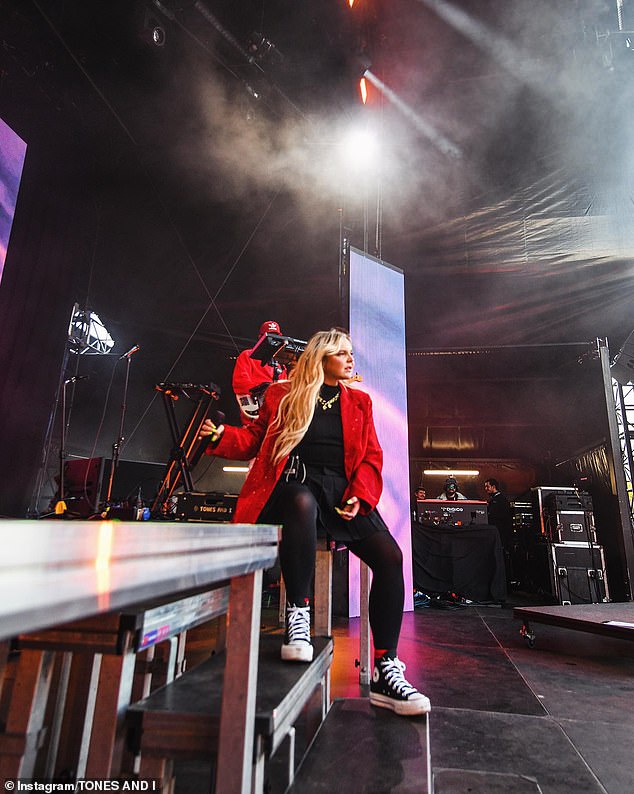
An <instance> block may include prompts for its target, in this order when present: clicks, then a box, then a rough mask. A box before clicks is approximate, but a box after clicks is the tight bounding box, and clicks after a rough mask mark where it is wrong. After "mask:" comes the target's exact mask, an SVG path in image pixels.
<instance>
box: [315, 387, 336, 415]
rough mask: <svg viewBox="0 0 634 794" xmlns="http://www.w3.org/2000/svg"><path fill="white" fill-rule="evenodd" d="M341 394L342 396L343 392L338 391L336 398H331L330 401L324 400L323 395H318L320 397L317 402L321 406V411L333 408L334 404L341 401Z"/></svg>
mask: <svg viewBox="0 0 634 794" xmlns="http://www.w3.org/2000/svg"><path fill="white" fill-rule="evenodd" d="M340 394H341V392H339V391H338V392H337V393H336V394H335V396H334V397H331V398H330V399H329V400H324V398H323V397H322V396H321V394H318V395H317V402H318V403H319V404H320V405H321V410H322V411H327V410H328V409H329V408H332V406H333V405H334V404H335V403H336V402H337V400H338V399H339V395H340Z"/></svg>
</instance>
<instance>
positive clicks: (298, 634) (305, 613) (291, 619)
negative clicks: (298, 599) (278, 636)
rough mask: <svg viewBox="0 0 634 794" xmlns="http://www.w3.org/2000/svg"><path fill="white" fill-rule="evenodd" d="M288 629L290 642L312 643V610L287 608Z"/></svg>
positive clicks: (307, 608)
mask: <svg viewBox="0 0 634 794" xmlns="http://www.w3.org/2000/svg"><path fill="white" fill-rule="evenodd" d="M286 627H287V633H288V642H289V644H290V643H292V642H310V608H309V607H287V608H286Z"/></svg>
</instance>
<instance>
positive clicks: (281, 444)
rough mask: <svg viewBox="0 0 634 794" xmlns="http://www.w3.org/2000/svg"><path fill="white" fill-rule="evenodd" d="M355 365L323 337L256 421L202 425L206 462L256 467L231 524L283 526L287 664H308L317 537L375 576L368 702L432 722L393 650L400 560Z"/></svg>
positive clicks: (347, 345) (340, 345)
mask: <svg viewBox="0 0 634 794" xmlns="http://www.w3.org/2000/svg"><path fill="white" fill-rule="evenodd" d="M353 366H354V357H353V353H352V344H351V342H350V337H349V336H348V334H347V333H346V332H345V331H343V330H341V329H338V328H331V329H330V330H328V331H319V332H317V333H316V334H314V335H313V336H312V337H311V339H310V340H309V341H308V343H307V344H306V348H305V350H304V352H303V353H302V354H301V356H300V357H299V359H298V361H297V363H296V365H295V367H294V368H293V371H292V372H291V375H290V379H289V380H288V381H282V382H278V383H273V384H272V385H271V386H270V387H269V389H268V390H267V393H266V397H265V400H264V403H263V405H262V407H261V409H260V414H259V416H258V418H257V420H256V421H254V422H252V423H250V424H248V425H244V426H242V427H223V426H218V427H217V426H216V425H214V423H213V422H211V421H210V420H206V421H205V423H204V424H203V427H202V429H201V437H205V436H207V437H209V438H210V446H209V447H208V450H207V451H208V453H209V454H212V455H218V456H220V457H227V458H233V459H246V460H248V459H250V458H253V457H254V456H255V460H254V463H253V466H252V468H251V471H250V472H249V475H248V476H247V479H246V481H245V483H244V486H243V488H242V491H241V493H240V496H239V498H238V503H237V506H236V510H235V513H234V515H233V521H235V522H237V523H254V522H257V523H273V524H281V525H282V538H281V541H280V546H279V557H280V566H281V570H282V576H283V577H284V582H285V585H286V593H287V606H286V633H285V637H284V642H283V645H282V649H281V655H282V659H284V660H286V661H291V662H310V661H311V660H312V658H313V646H312V643H311V637H310V594H311V581H312V578H313V573H314V569H315V554H316V548H317V535H318V533H319V534H321V535H323V534H325V533H327V534H328V535H329V536H331V537H332V538H334V539H335V540H337V541H340V542H342V543H345V545H346V546H347V547H348V549H349V550H350V551H351V552H352V553H353V554H355V555H356V556H357V557H359V558H360V559H361V560H363V562H365V563H366V564H367V565H368V566H369V567H370V568H371V570H372V573H373V576H372V586H371V590H370V610H369V611H370V627H371V629H372V635H373V640H374V655H375V661H374V674H373V676H372V683H371V684H370V702H371V703H372V704H373V705H375V706H379V707H381V708H386V709H391V710H392V711H394V712H396V713H397V714H401V715H407V716H409V715H415V714H425V713H427V712H428V711H429V710H430V708H431V706H430V703H429V700H428V698H427V697H425V695H423V694H421V693H420V692H418V691H417V690H416V689H415V688H414V687H413V686H412V685H411V684H409V683H408V681H406V679H405V677H404V675H403V672H404V670H405V665H404V664H403V663H402V662H401V661H400V660H399V659H398V656H397V645H398V639H399V634H400V629H401V620H402V615H403V601H404V582H403V555H402V552H401V549H400V548H399V546H398V545H397V543H396V541H395V540H394V538H393V537H392V535H391V534H390V532H389V530H388V528H387V526H386V525H385V523H384V521H383V519H382V518H381V516H380V515H379V513H378V511H377V510H376V505H377V502H378V500H379V497H380V496H381V491H382V487H383V483H382V476H381V468H382V462H383V451H382V449H381V447H380V445H379V442H378V439H377V435H376V430H375V427H374V421H373V418H372V401H371V399H370V397H369V395H368V394H366V393H365V392H363V391H361V390H359V389H356V388H351V387H349V386H347V385H346V381H347V380H348V379H349V378H350V376H351V375H352V372H353Z"/></svg>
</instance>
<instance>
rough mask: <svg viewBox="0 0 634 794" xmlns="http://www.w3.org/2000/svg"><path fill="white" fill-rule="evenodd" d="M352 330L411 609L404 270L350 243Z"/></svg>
mask: <svg viewBox="0 0 634 794" xmlns="http://www.w3.org/2000/svg"><path fill="white" fill-rule="evenodd" d="M349 309H350V336H351V339H352V346H353V349H354V354H355V366H356V368H357V370H358V372H359V374H360V375H361V377H362V379H363V381H362V383H361V384H360V386H359V388H361V389H363V390H364V391H366V392H368V394H369V395H370V396H371V397H372V405H373V413H374V423H375V425H376V432H377V435H378V437H379V442H380V443H381V446H382V447H383V495H382V497H381V500H380V502H379V505H378V509H379V512H380V513H381V515H382V517H383V519H384V520H385V523H386V524H387V525H388V527H389V528H390V531H391V533H392V535H394V537H395V538H396V540H397V542H398V544H399V546H400V547H401V550H402V552H403V562H404V565H403V568H404V571H403V572H404V574H405V610H406V611H411V610H412V609H413V598H412V593H413V589H412V562H411V560H412V544H411V517H410V496H409V492H410V488H409V440H408V428H407V382H406V366H405V358H406V350H405V279H404V276H403V272H402V271H401V270H399V269H397V268H395V267H392V266H391V265H388V264H386V263H385V262H380V261H379V260H377V259H374V258H373V257H371V256H368V255H367V254H363V253H362V252H361V251H357V250H356V249H354V248H351V249H350V307H349ZM348 584H349V610H350V611H349V614H350V616H356V615H358V614H359V565H358V561H357V559H356V557H354V556H353V555H350V565H349V582H348Z"/></svg>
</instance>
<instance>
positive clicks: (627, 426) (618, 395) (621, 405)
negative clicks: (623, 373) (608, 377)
mask: <svg viewBox="0 0 634 794" xmlns="http://www.w3.org/2000/svg"><path fill="white" fill-rule="evenodd" d="M612 391H613V394H614V405H615V408H616V422H617V426H618V429H619V443H620V445H621V457H622V462H623V469H624V471H625V483H626V485H627V499H628V503H629V506H630V515H631V517H632V521H633V522H634V487H633V485H632V473H633V471H634V460H633V455H632V439H633V438H634V384H633V383H627V384H625V385H621V384H620V383H619V382H618V381H616V380H614V378H613V379H612Z"/></svg>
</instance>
